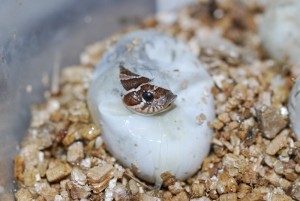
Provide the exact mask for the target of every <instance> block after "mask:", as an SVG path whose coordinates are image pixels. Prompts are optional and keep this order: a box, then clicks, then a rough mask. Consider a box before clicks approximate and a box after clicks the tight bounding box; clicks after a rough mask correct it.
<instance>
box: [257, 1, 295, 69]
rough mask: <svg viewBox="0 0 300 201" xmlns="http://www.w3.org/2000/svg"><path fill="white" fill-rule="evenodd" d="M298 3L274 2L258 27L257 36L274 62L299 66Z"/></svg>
mask: <svg viewBox="0 0 300 201" xmlns="http://www.w3.org/2000/svg"><path fill="white" fill-rule="evenodd" d="M299 11H300V1H299V0H275V1H271V4H270V5H269V6H268V7H267V9H266V11H265V13H264V16H263V17H262V20H261V23H260V25H259V36H260V38H261V40H262V43H263V46H264V48H265V49H266V51H267V52H268V54H269V55H270V56H271V57H273V58H274V59H276V60H280V61H282V60H286V59H288V60H289V61H290V62H291V63H293V64H297V65H299V64H300V57H299V54H300V29H299V27H300V14H299Z"/></svg>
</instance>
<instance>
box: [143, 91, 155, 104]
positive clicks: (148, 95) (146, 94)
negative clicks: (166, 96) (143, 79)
mask: <svg viewBox="0 0 300 201" xmlns="http://www.w3.org/2000/svg"><path fill="white" fill-rule="evenodd" d="M142 96H143V99H144V100H145V101H147V102H150V101H152V100H153V99H154V96H153V94H152V93H151V92H149V91H146V92H144V93H143V95H142Z"/></svg>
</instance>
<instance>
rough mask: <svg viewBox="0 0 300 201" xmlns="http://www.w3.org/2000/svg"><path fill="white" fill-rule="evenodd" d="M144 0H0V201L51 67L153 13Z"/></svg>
mask: <svg viewBox="0 0 300 201" xmlns="http://www.w3.org/2000/svg"><path fill="white" fill-rule="evenodd" d="M154 10H155V5H154V1H148V0H89V1H79V0H77V1H74V0H51V1H34V0H26V1H24V0H18V1H10V0H4V1H2V2H1V6H0V200H1V201H2V200H3V201H6V200H13V199H14V197H13V189H14V183H13V158H14V155H15V154H16V153H17V150H18V144H19V143H20V142H21V140H22V137H23V135H24V134H25V132H26V129H27V127H28V125H29V121H30V105H31V104H33V103H39V102H42V101H43V97H44V92H45V90H46V89H49V87H50V86H51V80H52V74H53V73H57V72H53V69H54V68H53V67H54V66H61V67H63V66H68V65H72V64H78V63H79V54H80V53H81V52H82V51H83V49H84V48H85V46H86V45H88V44H90V43H92V42H95V41H97V40H101V39H104V38H105V37H107V36H109V35H110V34H111V33H113V32H114V31H117V30H120V29H122V28H123V27H125V26H128V25H129V24H133V23H136V22H138V21H139V20H142V19H143V18H144V17H146V16H148V15H150V14H152V13H154Z"/></svg>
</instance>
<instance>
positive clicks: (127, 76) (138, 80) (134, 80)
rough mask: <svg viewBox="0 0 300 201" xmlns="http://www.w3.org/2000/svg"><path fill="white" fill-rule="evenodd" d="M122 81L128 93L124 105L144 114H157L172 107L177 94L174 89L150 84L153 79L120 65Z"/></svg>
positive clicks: (124, 98)
mask: <svg viewBox="0 0 300 201" xmlns="http://www.w3.org/2000/svg"><path fill="white" fill-rule="evenodd" d="M119 79H120V82H121V84H122V86H123V87H124V89H125V90H127V91H126V93H125V94H124V95H123V97H122V99H123V103H124V105H125V106H126V107H127V108H128V109H129V110H131V111H133V112H135V113H138V114H142V115H155V114H158V113H161V112H165V111H167V110H169V109H171V108H172V105H173V104H172V103H173V102H174V101H175V99H176V97H177V95H175V94H173V93H172V91H170V90H168V89H165V88H162V87H159V86H155V85H152V84H150V83H149V82H151V79H149V78H146V77H143V76H140V75H137V74H135V73H132V72H131V71H129V70H128V69H126V68H125V67H124V66H123V65H120V75H119Z"/></svg>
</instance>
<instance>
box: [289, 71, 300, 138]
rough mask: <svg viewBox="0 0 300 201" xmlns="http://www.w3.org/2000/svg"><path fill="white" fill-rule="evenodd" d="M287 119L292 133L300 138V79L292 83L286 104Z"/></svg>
mask: <svg viewBox="0 0 300 201" xmlns="http://www.w3.org/2000/svg"><path fill="white" fill-rule="evenodd" d="M288 109H289V117H290V120H291V123H292V128H293V131H294V132H295V134H296V136H297V138H298V139H299V138H300V77H298V78H297V80H296V81H295V83H294V86H293V88H292V91H291V93H290V97H289V103H288Z"/></svg>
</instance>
